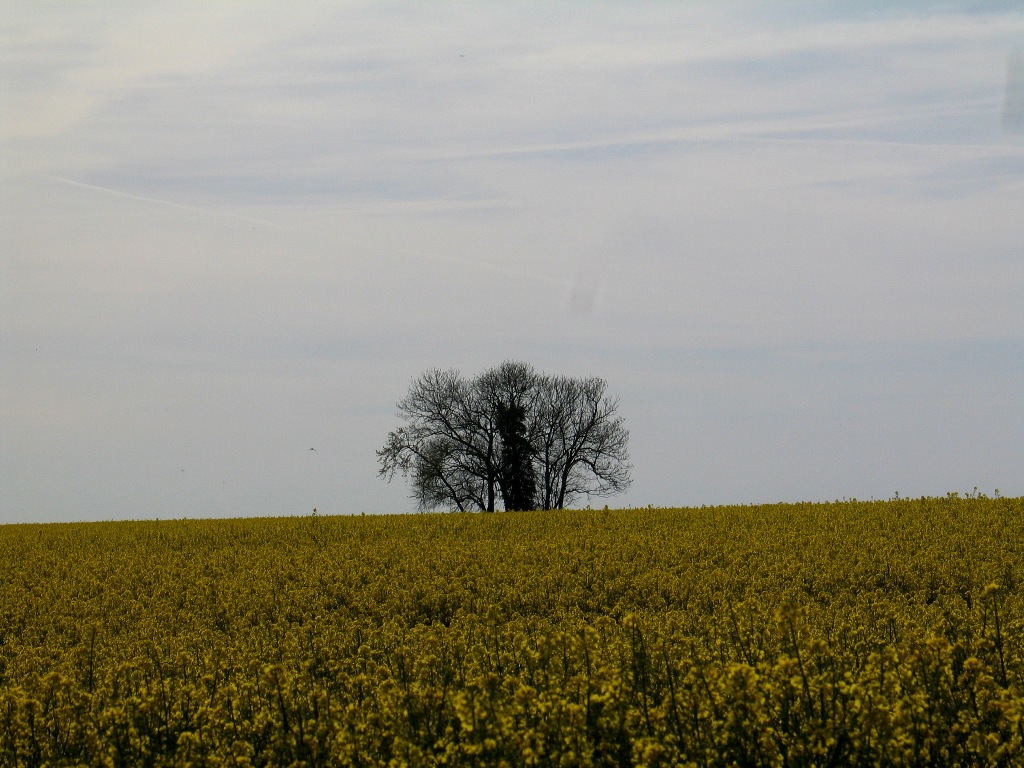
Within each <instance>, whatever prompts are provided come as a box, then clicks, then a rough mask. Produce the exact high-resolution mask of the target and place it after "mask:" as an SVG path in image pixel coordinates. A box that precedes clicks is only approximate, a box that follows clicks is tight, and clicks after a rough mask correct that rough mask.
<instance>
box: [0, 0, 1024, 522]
mask: <svg viewBox="0 0 1024 768" xmlns="http://www.w3.org/2000/svg"><path fill="white" fill-rule="evenodd" d="M504 360H521V361H524V362H528V363H530V364H532V365H534V366H535V367H536V368H538V369H539V370H543V371H546V372H549V373H556V374H566V375H573V376H599V377H601V378H603V379H605V380H607V382H608V388H609V391H610V392H611V393H613V394H614V395H616V396H617V397H618V398H619V402H620V406H619V408H620V410H619V412H620V415H621V416H622V417H623V418H624V419H625V424H626V427H627V428H628V429H629V432H630V454H631V458H632V463H633V465H634V469H633V478H634V480H633V485H632V487H631V488H630V490H629V491H628V492H627V493H625V494H623V495H621V496H618V497H614V498H612V499H608V500H605V499H595V500H593V501H592V503H594V504H600V505H603V504H605V503H608V504H610V505H613V506H634V507H636V506H647V505H654V506H699V505H703V504H707V505H715V504H753V503H762V502H764V503H770V502H776V501H827V500H835V499H846V498H859V499H870V498H878V499H884V498H890V497H892V496H893V495H895V494H897V493H898V494H899V495H900V496H922V495H927V496H935V495H945V494H946V493H949V492H960V493H964V492H970V491H972V490H973V489H974V488H977V489H978V490H979V492H982V493H986V494H988V495H993V494H994V493H995V492H996V490H997V489H998V490H999V492H1000V493H1001V494H1002V495H1004V496H1020V495H1024V10H1022V9H1021V7H1020V6H1019V5H1018V4H1017V3H1015V2H991V3H985V2H946V3H917V2H913V3H910V2H907V3H880V2H878V3H859V2H858V3H855V2H785V3H783V2H779V3H774V4H764V3H760V2H725V3H710V2H644V3H640V2H598V3H583V2H579V3H567V2H556V3H522V4H518V3H497V2H487V3H485V2H464V3H418V4H409V3H394V4H391V3H378V2H373V3H353V2H345V3H337V2H303V3H298V4H296V3H284V2H251V3H216V4H210V3H200V2H187V1H186V2H182V1H180V0H176V1H175V2H149V1H145V0H144V1H142V2H137V3H130V4H123V3H110V2H105V3H73V2H45V3H44V2H40V3H36V2H14V3H9V4H6V5H5V9H4V13H3V19H2V21H0V397H2V401H0V523H16V522H37V521H70V520H113V519H128V518H134V519H138V518H181V517H190V518H197V517H237V516H266V515H304V514H310V513H311V511H312V510H313V509H314V508H316V509H317V510H318V513H320V514H359V513H361V512H365V513H367V514H371V513H386V512H411V511H413V510H414V509H415V502H414V501H412V500H411V499H410V498H409V488H408V487H407V485H406V484H405V483H403V482H402V480H401V478H396V479H395V480H394V481H393V482H391V483H390V484H388V483H386V482H385V481H384V480H382V479H381V478H379V477H378V476H377V468H378V466H377V458H376V453H375V451H376V450H377V449H379V448H380V447H381V446H382V445H383V444H384V441H385V438H386V436H387V433H388V432H389V431H390V430H392V429H394V428H396V427H397V426H398V425H399V421H398V419H397V417H396V415H395V403H396V401H397V400H399V399H400V398H401V397H402V396H403V395H404V394H405V393H406V391H407V389H408V386H409V383H410V380H411V379H413V378H414V377H416V376H418V375H419V374H421V373H422V372H424V371H425V370H427V369H430V368H443V369H448V368H455V369H458V370H460V371H462V372H463V373H464V374H466V375H473V374H476V373H478V372H480V371H483V370H484V369H486V368H489V367H491V366H494V365H497V364H499V363H501V362H502V361H504ZM310 449H315V450H310ZM581 504H586V500H584V501H583V502H581Z"/></svg>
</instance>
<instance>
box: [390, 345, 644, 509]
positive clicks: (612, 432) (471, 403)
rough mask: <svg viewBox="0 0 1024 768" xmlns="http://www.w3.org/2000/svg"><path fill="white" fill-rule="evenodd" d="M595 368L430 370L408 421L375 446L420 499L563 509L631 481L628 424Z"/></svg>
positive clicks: (423, 503) (408, 404)
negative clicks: (592, 372) (577, 374)
mask: <svg viewBox="0 0 1024 768" xmlns="http://www.w3.org/2000/svg"><path fill="white" fill-rule="evenodd" d="M617 413H618V400H617V399H615V398H612V397H610V396H609V395H608V394H607V382H605V381H604V380H603V379H598V378H571V377H566V376H549V375H547V374H543V373H539V372H538V371H536V370H534V369H533V367H532V366H529V365H527V364H525V363H518V362H505V363H502V364H501V365H500V366H498V367H497V368H492V369H490V370H488V371H485V372H484V373H482V374H480V375H479V376H476V377H475V378H472V379H466V378H464V377H463V376H462V375H461V374H460V373H459V372H458V371H454V370H448V371H442V370H437V369H435V370H430V371H427V372H426V373H424V374H423V375H421V376H420V377H419V378H417V379H414V380H413V381H412V383H411V385H410V387H409V393H408V394H407V395H406V396H405V398H403V399H402V400H401V401H399V403H398V417H399V418H400V419H401V420H402V422H403V425H402V426H400V427H399V428H398V429H396V430H394V431H393V432H391V433H390V434H389V435H388V438H387V442H386V443H385V444H384V447H383V448H382V449H381V450H379V451H377V457H378V461H379V462H380V465H381V467H380V474H381V476H383V477H384V478H386V479H387V480H388V481H390V480H391V479H393V478H394V476H395V474H396V473H401V474H402V475H403V476H404V477H406V478H408V479H409V480H410V482H411V485H412V496H413V498H415V499H416V501H417V502H418V504H419V506H420V508H421V509H439V508H447V509H453V510H459V511H470V510H483V511H487V512H493V511H494V510H495V509H496V508H497V507H498V505H499V503H500V504H501V505H502V506H503V507H504V509H506V510H525V509H561V508H563V507H565V506H567V505H569V504H572V503H573V502H574V501H575V500H577V499H579V498H581V497H588V498H589V497H604V496H611V495H614V494H616V493H620V492H622V491H624V490H625V489H626V488H627V487H628V486H629V484H630V481H631V478H630V470H631V469H632V467H631V466H630V464H629V455H628V452H627V444H628V441H629V433H628V432H627V431H626V429H625V427H624V426H623V421H622V418H621V417H619V416H618V415H617Z"/></svg>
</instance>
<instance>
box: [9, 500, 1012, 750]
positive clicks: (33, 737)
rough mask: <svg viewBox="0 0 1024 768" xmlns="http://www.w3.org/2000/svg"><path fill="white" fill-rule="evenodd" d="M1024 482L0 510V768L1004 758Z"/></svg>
mask: <svg viewBox="0 0 1024 768" xmlns="http://www.w3.org/2000/svg"><path fill="white" fill-rule="evenodd" d="M1022 692H1024V499H986V498H955V497H948V498H929V499H918V500H893V501H887V502H855V501H851V502H842V503H833V504H796V505H771V506H755V507H716V508H707V509H672V510H667V509H662V510H612V511H608V510H595V511H590V510H583V511H571V510H567V511H559V512H543V513H508V514H501V513H499V514H476V515H463V514H449V515H410V516H388V517H376V516H365V517H364V516H358V517H328V518H323V517H315V516H313V517H305V518H278V519H239V520H177V521H148V522H119V523H94V524H62V525H45V526H44V525H18V526H4V527H0V765H8V766H21V765H25V766H38V765H44V764H46V765H78V764H87V765H111V766H135V765H185V764H191V765H197V766H198V765H210V766H213V765H238V766H242V765H261V766H262V765H274V766H278V765H280V766H289V765H306V766H320V765H366V766H369V765H374V766H376V765H389V764H390V765H499V764H505V765H509V766H526V765H630V764H635V765H641V764H643V765H680V764H692V765H698V766H705V765H778V766H782V765H786V766H800V765H822V766H824V765H877V764H889V765H907V766H918V765H920V766H924V765H952V764H1006V765H1010V764H1021V762H1022V761H1024V751H1022V735H1024V733H1022V716H1024V693H1022Z"/></svg>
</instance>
